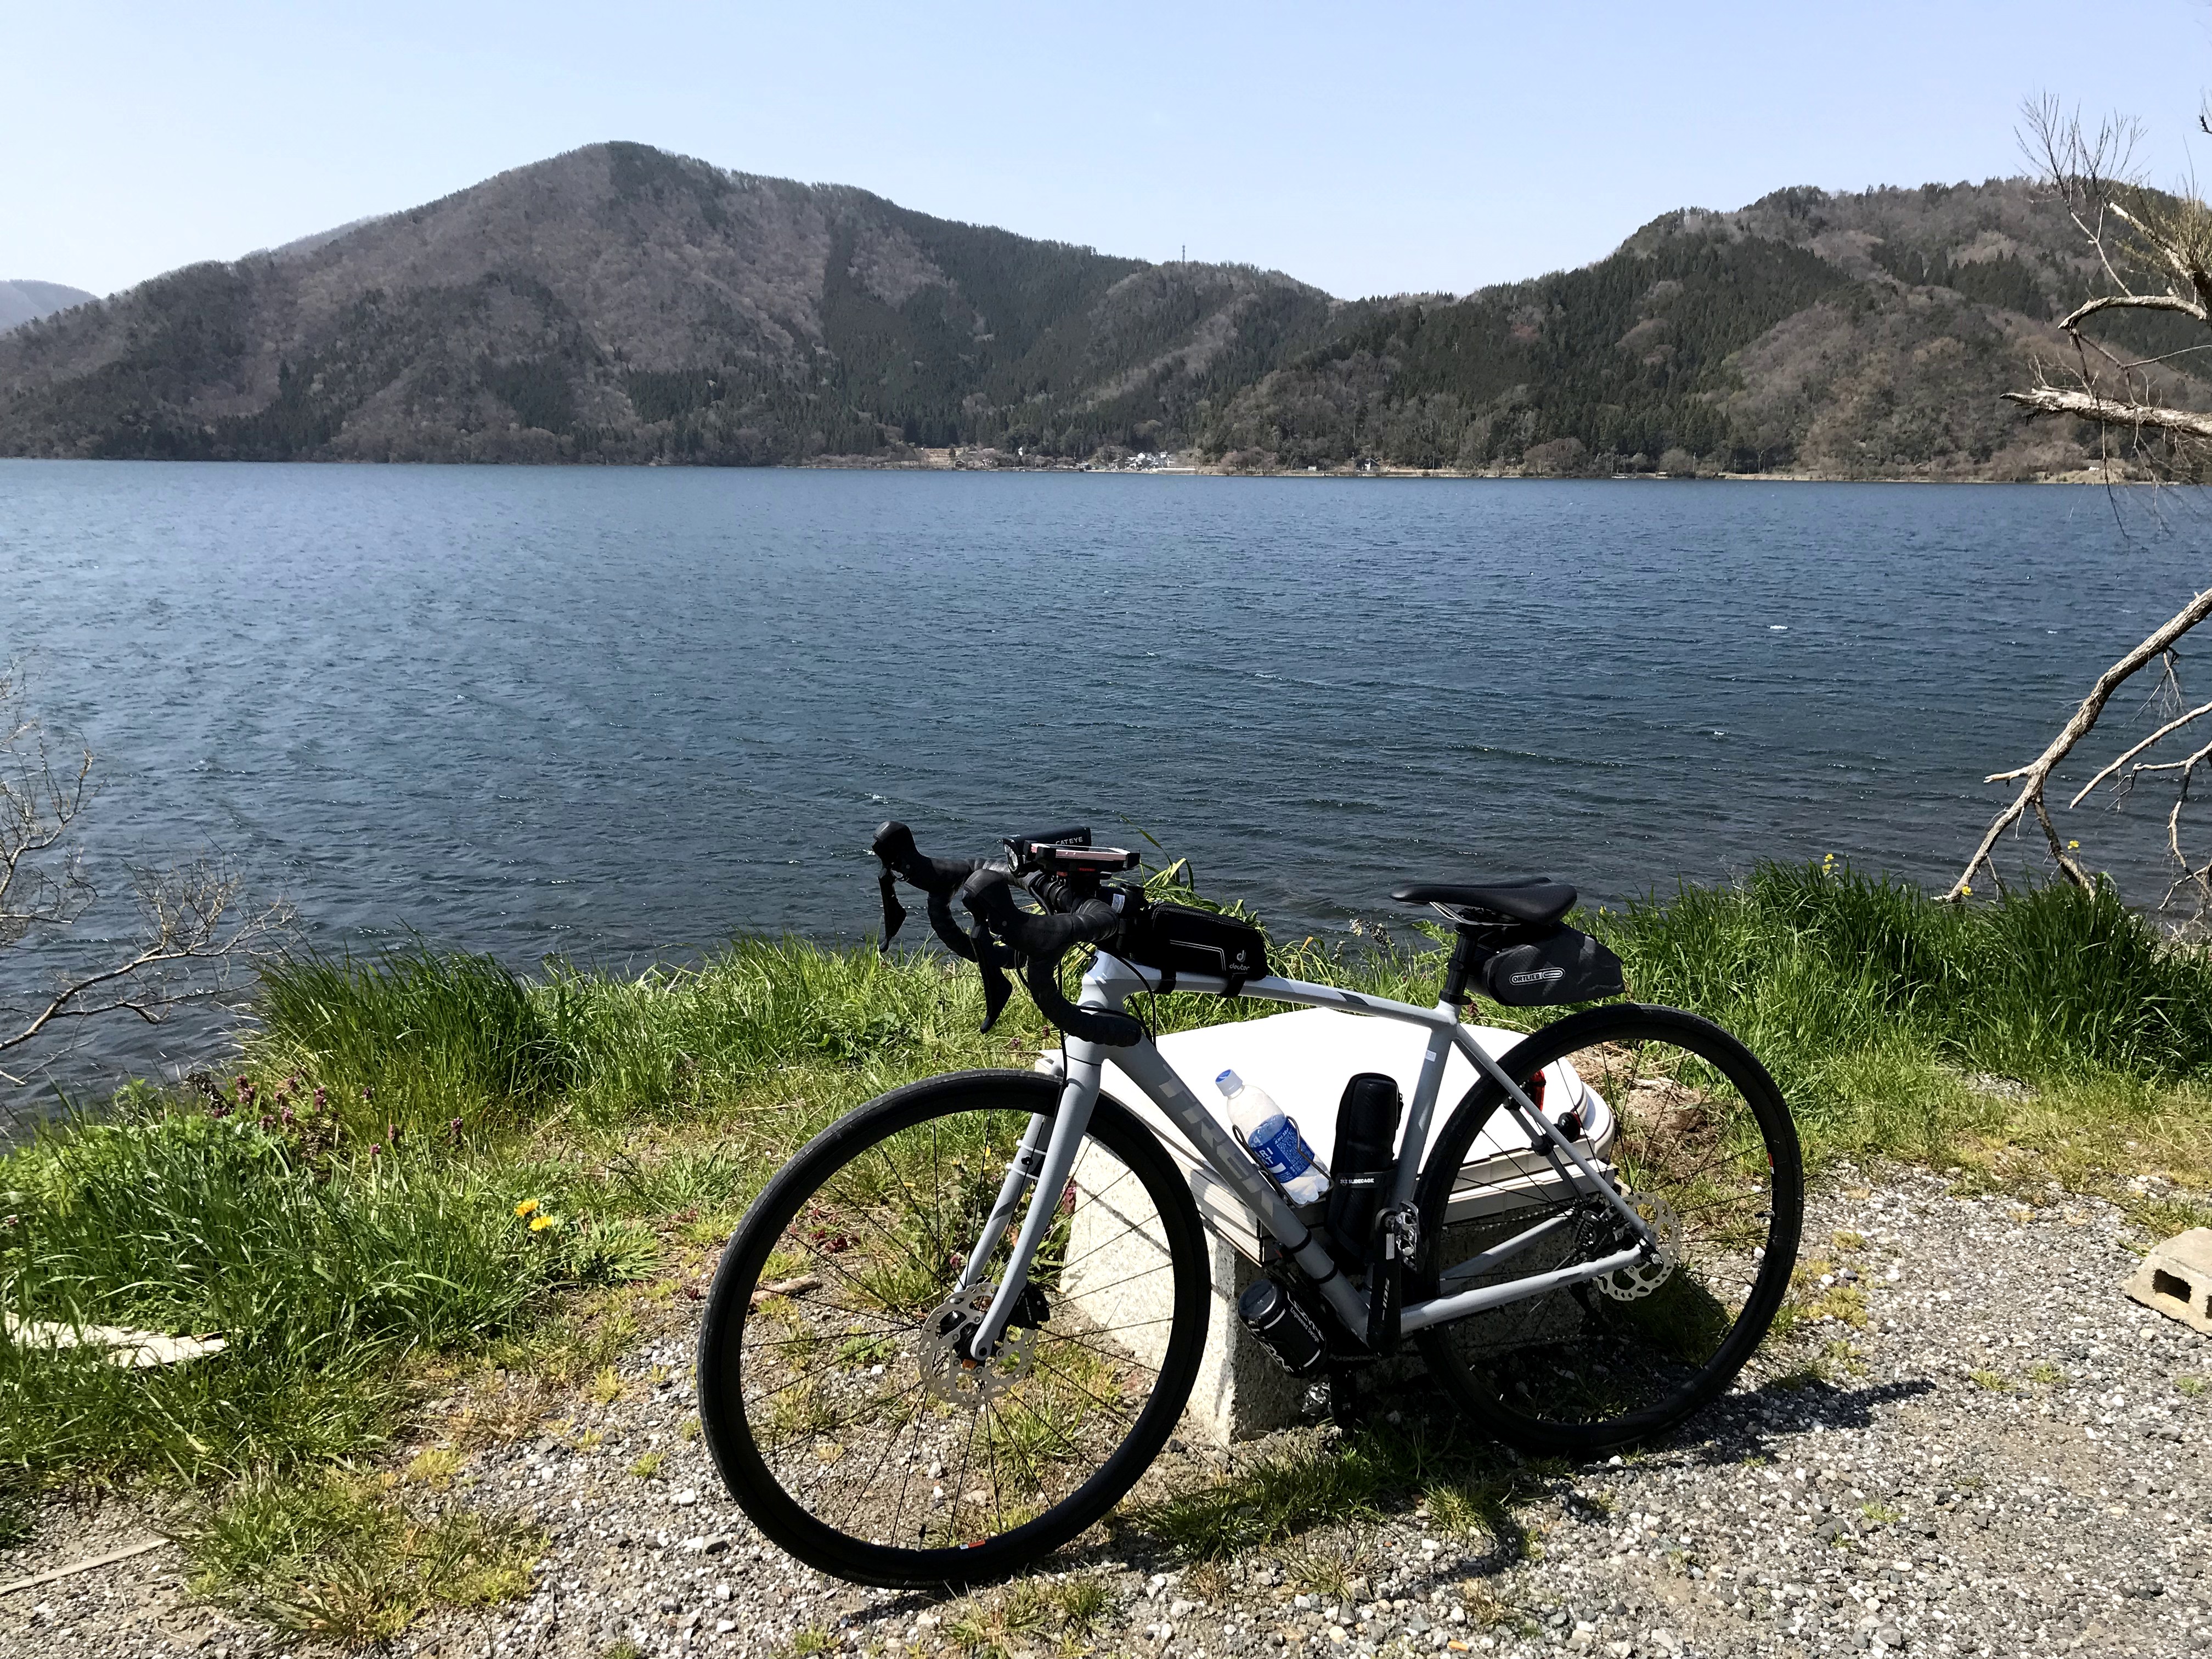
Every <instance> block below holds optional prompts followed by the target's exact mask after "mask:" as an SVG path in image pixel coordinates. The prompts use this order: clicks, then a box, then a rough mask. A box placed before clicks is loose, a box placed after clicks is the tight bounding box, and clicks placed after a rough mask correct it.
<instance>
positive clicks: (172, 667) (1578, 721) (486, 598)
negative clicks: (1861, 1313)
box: [0, 462, 2207, 1066]
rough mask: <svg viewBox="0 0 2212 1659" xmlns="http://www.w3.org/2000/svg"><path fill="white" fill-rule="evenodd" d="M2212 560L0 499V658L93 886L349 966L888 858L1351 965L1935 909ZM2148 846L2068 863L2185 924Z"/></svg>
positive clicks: (1619, 514)
mask: <svg viewBox="0 0 2212 1659" xmlns="http://www.w3.org/2000/svg"><path fill="white" fill-rule="evenodd" d="M2122 519H2124V524H2123V523H2122V522H2121V521H2120V520H2122ZM2206 528H2207V526H2206V525H2205V523H2204V520H2203V516H2202V514H2201V513H2199V512H2198V511H2197V509H2196V508H2195V507H2193V506H2192V505H2191V503H2190V502H2189V501H2187V500H2186V499H2185V498H2183V497H2179V496H2175V495H2171V494H2169V495H2166V496H2164V497H2161V498H2160V499H2159V500H2158V501H2155V502H2154V501H2149V500H2148V498H2144V497H2130V499H2128V500H2127V501H2124V502H2120V503H2118V504H2116V503H2115V501H2114V500H2113V498H2112V497H2111V496H2108V495H2106V493H2105V492H2103V491H2100V490H2095V489H2063V488H2042V489H2037V488H2032V487H2022V488H1996V487H1929V486H1906V485H1899V486H1883V485H1832V486H1831V485H1808V484H1781V483H1777V484H1760V483H1697V484H1692V483H1524V482H1516V481H1503V482H1499V481H1493V482H1482V481H1443V480H1438V481H1420V482H1414V481H1404V482H1400V481H1368V480H1310V479H1280V480H1262V479H1220V478H1193V477H1128V476H1096V475H1093V476H1070V475H1003V476H1000V475H982V474H916V473H891V472H822V471H674V470H650V471H614V470H607V471H599V470H587V469H574V470H550V469H549V470H523V469H513V470H501V469H491V468H466V467H453V468H435V467H336V466H331V467H313V466H260V465H231V466H221V465H205V466H203V465H161V464H146V465H139V464H70V463H36V462H0V578H3V579H4V580H0V655H5V656H20V657H23V658H25V659H27V662H28V665H29V668H30V670H31V673H32V678H33V687H34V690H35V692H36V694H37V697H38V701H39V702H40V703H41V704H42V705H43V707H44V708H46V710H47V711H48V712H49V713H50V714H52V715H53V716H56V717H58V718H59V719H61V720H65V721H67V722H70V723H72V724H74V725H76V726H78V727H80V728H82V731H83V732H84V733H85V735H86V737H87V738H88V741H89V742H90V744H91V745H92V746H93V748H94V749H95V750H97V751H98V752H99V754H100V757H101V762H102V765H103V768H104V770H105V775H106V793H105V795H104V797H103V798H102V799H101V800H100V803H99V805H98V808H97V810H96V811H95V813H94V815H93V817H92V818H91V819H90V820H89V821H88V843H89V847H90V850H91V852H92V853H93V854H94V863H95V867H96V868H97V869H100V870H102V871H104V872H105V873H106V874H107V875H108V876H109V877H110V878H114V877H116V876H117V875H118V871H119V869H120V866H121V865H122V863H123V862H124V861H125V860H139V861H142V862H148V863H160V862H163V861H166V860H169V859H172V858H176V857H180V856H191V855H194V854H198V853H202V852H205V851H209V850H215V851H219V852H220V853H221V854H222V855H224V856H225V857H227V858H228V859H229V860H232V861H233V862H234V864H236V865H237V866H240V867H241V868H242V869H244V870H246V871H247V872H250V873H251V874H252V875H253V876H254V877H255V878H257V879H258V881H260V882H261V883H262V884H264V885H265V886H268V887H271V888H281V889H282V890H284V891H285V892H286V893H288V894H289V896H291V898H292V899H293V900H294V901H295V902H296V903H297V905H298V906H299V908H300V909H301V913H302V915H303V917H304V919H305V921H306V924H307V929H308V932H309V933H310V935H311V936H312V937H313V939H315V940H317V941H318V942H319V943H321V944H323V945H326V946H330V947H334V948H335V947H341V946H345V947H351V948H355V949H362V948H374V947H375V946H377V945H380V944H381V943H384V942H386V941H389V940H392V939H399V938H402V937H404V936H405V935H406V934H407V933H410V931H411V932H413V933H419V934H421V935H422V936H423V937H425V938H427V939H430V940H432V941H434V942H436V943H438V944H441V945H456V946H465V947H467V948H470V949H473V950H482V951H494V952H496V953H497V954H499V955H500V956H501V957H504V958H506V959H507V960H509V961H510V962H513V963H517V964H519V965H520V964H527V963H532V962H533V961H535V960H536V959H537V958H538V957H540V956H542V955H543V954H544V953H547V952H553V951H557V952H562V953H564V954H566V955H568V956H570V957H576V958H579V959H581V960H586V961H590V962H595V963H609V962H611V963H635V964H639V965H642V964H643V963H646V962H647V961H650V960H655V959H670V958H684V957H690V956H691V955H693V954H695V953H696V952H698V951H702V950H705V949H708V948H710V947H712V946H713V945H714V944H715V943H717V942H718V941H720V940H723V939H728V938H729V937H731V936H732V935H733V934H738V933H761V932H766V933H774V932H776V931H779V930H782V929H795V930H799V931H801V932H805V933H812V934H816V935H819V936H823V937H825V938H841V939H855V938H860V937H861V936H863V935H865V934H866V933H867V932H868V931H869V930H870V928H871V927H872V926H873V923H874V918H875V902H876V900H875V890H874V886H873V881H872V875H873V871H872V864H871V863H870V862H869V861H868V860H866V859H865V857H864V856H862V853H861V849H862V848H864V847H865V845H866V840H867V836H868V833H869V831H870V830H871V829H872V828H873V826H874V825H875V823H877V822H878V820H879V819H881V818H884V817H903V818H905V819H907V820H908V821H909V822H910V823H913V824H914V825H915V829H916V831H917V833H918V834H919V836H920V837H921V842H922V844H923V846H924V847H925V848H928V849H930V850H932V851H937V852H941V853H945V854H953V853H983V852H988V851H990V850H992V848H993V845H994V841H995V839H996V837H997V836H999V835H1000V834H1001V833H1003V832H1006V831H1008V830H1018V829H1024V828H1032V827H1037V826H1042V825H1045V824H1048V823H1060V822H1063V821H1067V820H1079V821H1087V822H1089V823H1091V824H1092V825H1093V826H1094V827H1095V828H1096V829H1097V831H1098V832H1099V838H1100V839H1101V840H1104V841H1109V842H1110V841H1115V840H1122V841H1127V840H1130V839H1132V838H1133V837H1134V836H1136V833H1137V827H1139V826H1141V828H1142V829H1145V830H1147V831H1149V832H1150V833H1151V834H1152V836H1155V837H1157V838H1158V841H1159V842H1161V843H1162V844H1163V845H1164V847H1166V848H1168V849H1170V851H1171V852H1173V853H1175V854H1185V855H1188V857H1190V858H1191V859H1192V860H1194V864H1195V866H1196V868H1197V871H1198V872H1199V875H1200V879H1201V881H1202V883H1203V884H1205V886H1206V888H1207V889H1208V890H1211V891H1212V892H1214V893H1217V894H1219V895H1223V896H1228V895H1231V894H1234V895H1238V896H1243V898H1245V899H1246V900H1248V901H1249V902H1251V903H1252V904H1253V905H1254V906H1255V908H1257V909H1258V910H1259V911H1260V912H1261V915H1264V916H1265V917H1266V918H1267V920H1268V921H1270V922H1271V923H1272V924H1273V925H1274V926H1275V927H1278V928H1279V929H1283V930H1297V929H1305V928H1316V929H1334V928H1341V927H1343V926H1344V925H1345V924H1346V921H1347V919H1348V918H1350V917H1352V916H1354V915H1370V916H1380V917H1389V916H1395V915H1398V914H1399V913H1398V912H1397V911H1395V909H1394V908H1393V907H1391V906H1390V905H1389V902H1388V900H1387V898H1386V894H1387V892H1388V890H1389V887H1390V886H1391V885H1392V884H1393V883H1394V882H1395V881H1397V880H1399V879H1401V878H1405V877H1407V876H1429V877H1449V876H1455V875H1456V876H1468V877H1471V876H1473V875H1474V874H1476V873H1478V872H1541V873H1550V874H1555V875H1558V876H1559V877H1562V878H1566V879H1569V880H1571V881H1574V882H1575V883H1577V884H1578V885H1580V886H1582V887H1583V890H1585V891H1586V892H1588V893H1589V894H1592V895H1594V896H1598V897H1601V898H1607V899H1617V898H1620V897H1623V896H1629V895H1633V894H1638V893H1642V892H1644V891H1647V890H1652V889H1655V888H1656V889H1659V890H1667V889H1669V888H1671V887H1672V886H1673V885H1674V883H1675V882H1676V880H1677V879H1678V878H1685V877H1686V878H1693V879H1708V878H1716V877H1724V876H1727V875H1729V874H1731V873H1734V872H1741V871H1742V870H1744V869H1745V868H1747V866H1750V865H1751V864H1752V863H1753V861H1754V860H1759V859H1761V858H1777V859H1804V858H1814V857H1818V856H1819V855H1820V854H1822V853H1826V852H1830V851H1832V852H1835V853H1838V854H1842V855H1844V856H1847V857H1849V858H1850V859H1852V860H1855V861H1857V862H1858V863H1860V864H1862V865H1864V866H1879V867H1883V868H1888V869H1893V870H1896V871H1899V872H1903V873H1905V874H1908V875H1911V876H1914V877H1918V878H1945V879H1948V875H1949V874H1950V873H1951V872H1952V871H1953V870H1954V868H1955V866H1956V865H1957V864H1958V862H1959V861H1960V860H1961V859H1963V857H1964V856H1965V854H1966V852H1967V850H1968V849H1969V848H1971V846H1972V842H1973V841H1974V839H1975V838H1976V836H1977V835H1978V832H1979V830H1980V829H1981V827H1982V825H1983V824H1984V823H1985V822H1986V820H1987V817H1988V816H1989V814H1990V812H1992V811H1994V810H1995V809H1996V806H1997V805H1998V804H1999V798H2000V797H1999V792H1998V791H1997V790H1996V789H1995V788H1992V787H1984V786H1983V785H1982V784H1981V783H1980V781H1979V780H1980V779H1981V778H1982V776H1983V775H1984V774H1986V773H1988V772H1990V771H1994V770H1996V769H2000V768H2002V767H2005V766H2010V765H2015V764H2018V763H2021V762H2023V761H2025V760H2027V759H2028V758H2030V757H2032V756H2033V755H2034V754H2035V752H2036V751H2037V750H2039V748H2040V747H2041V746H2042V744H2044V743H2045V741H2046V740H2047V738H2048V736H2049V734H2050V732H2051V730H2052V729H2054V727H2055V725H2056V723H2057V721H2058V720H2060V719H2062V718H2063V715H2064V714H2065V712H2066V711H2067V710H2068V709H2069V708H2070V707H2071V706H2072V704H2073V702H2075V700H2076V699H2077V698H2078V697H2079V696H2080V695H2081V691H2082V690H2084V689H2085V687H2086V685H2087V682H2088V681H2089V679H2090V678H2093V676H2094V674H2095V673H2096V672H2097V671H2099V670H2100V668H2101V667H2103V666H2104V665H2106V663H2108V662H2109V661H2110V660H2112V658H2113V657H2115V656H2116V655H2117V654H2118V653H2119V652H2120V651H2122V650H2123V649H2124V648H2125V647H2127V646H2128V645H2130V644H2131V643H2132V642H2133V641H2136V639H2139V638H2140V637H2141V636H2142V635H2143V634H2144V633H2145V632H2147V631H2148V628H2149V627H2150V626H2151V625H2152V624H2153V623H2154V622H2155V621H2157V620H2160V619H2162V618H2163V617H2165V616H2166V615H2167V614H2169V613H2170V612H2171V611H2172V609H2174V608H2175V607H2176V606H2177V605H2179V602H2180V601H2181V599H2183V598H2184V597H2185V595H2186V594H2187V593H2188V592H2191V591H2192V590H2193V588H2194V587H2195V586H2201V585H2202V582H2203V569H2204V563H2205V562H2204V560H2203V556H2202V554H2201V549H2202V548H2203V544H2204V543H2205V541H2206V539H2207V537H2206V534H2205V531H2206ZM2123 712H2124V714H2126V715H2127V716H2128V717H2129V720H2130V729H2132V730H2142V729H2147V728H2146V727H2143V726H2141V725H2140V722H2138V721H2136V720H2135V715H2136V706H2135V703H2134V702H2127V703H2126V707H2125V708H2124V710H2116V714H2118V713H2123ZM2163 811H2164V806H2163V803H2159V804H2157V805H2152V804H2151V803H2149V802H2148V801H2146V802H2144V803H2142V804H2140V805H2138V806H2137V808H2136V811H2134V813H2133V814H2131V815H2130V817H2127V818H2124V819H2114V818H2112V817H2109V816H2107V815H2105V814H2102V813H2092V812H2089V811H2082V812H2077V813H2075V814H2074V815H2073V817H2074V818H2075V819H2076V820H2079V822H2078V823H2073V824H2069V826H2068V827H2069V833H2072V834H2077V835H2079V836H2081V840H2082V841H2083V842H2084V844H2085V846H2086V847H2087V849H2088V852H2089V854H2091V855H2092V856H2093V857H2094V858H2096V859H2097V860H2100V862H2102V863H2103V864H2105V865H2106V866H2109V867H2111V868H2112V870H2113V871H2114V872H2116V873H2117V874H2118V877H2119V878H2120V879H2121V881H2122V883H2123V885H2124V887H2125V888H2126V889H2127V890H2129V891H2130V894H2131V895H2132V896H2142V897H2148V898H2151V899H2155V897H2156V896H2157V895H2158V894H2159V892H2160V891H2161V890H2162V886H2163V884H2162V881H2161V880H2160V875H2159V866H2158V863H2157V858H2158V853H2159V842H2158V823H2159V821H2160V819H2162V817H2163ZM1125 825H1126V827H1125ZM2033 850H2034V849H2033V848H2029V847H2027V846H2023V847H2022V848H2021V849H2020V850H2019V854H2018V856H2019V857H2020V858H2022V859H2025V858H2027V857H2028V856H2029V855H2030V854H2033ZM124 885H125V884H124V883H123V882H122V881H120V880H119V879H114V880H111V882H110V887H111V890H122V888H123V887H124ZM127 916H128V911H127V907H126V906H120V905H116V904H109V905H106V906H105V907H104V908H102V910H101V911H100V912H98V913H96V914H95V915H94V916H93V917H92V918H89V919H88V922H89V925H90V927H91V930H92V932H93V933H94V934H97V933H101V932H104V931H108V930H112V929H114V928H116V927H120V926H121V925H122V923H123V922H125V921H127ZM26 954H27V953H25V952H22V951H15V952H10V953H9V957H11V958H12V959H11V960H9V961H8V962H7V963H6V965H5V967H4V968H0V973H5V974H7V975H9V976H10V977H11V978H12V979H14V980H15V981H16V982H18V983H20V982H21V979H22V976H23V975H24V974H25V973H26V971H27V969H28V967H29V966H30V964H29V963H27V962H26V961H24V960H23V959H22V958H23V957H25V956H26ZM209 1040H210V1039H209V1035H208V1032H207V1030H206V1027H205V1023H204V1022H202V1023H200V1024H197V1025H187V1026H179V1027H174V1028H169V1030H167V1031H166V1032H164V1033H153V1032H147V1031H144V1030H138V1029H125V1028H124V1027H119V1026H118V1027H109V1028H106V1030H104V1031H103V1033H102V1034H101V1035H100V1037H99V1039H98V1042H97V1044H96V1046H95V1048H94V1051H93V1052H92V1053H91V1054H90V1055H89V1056H88V1061H87V1063H94V1062H99V1061H102V1060H104V1061H106V1062H109V1063H114V1064H129V1065H136V1066H150V1065H155V1064H177V1063H182V1062H184V1061H185V1060H190V1059H191V1057H192V1054H193V1052H194V1050H195V1048H204V1046H205V1045H206V1043H207V1042H209Z"/></svg>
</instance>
